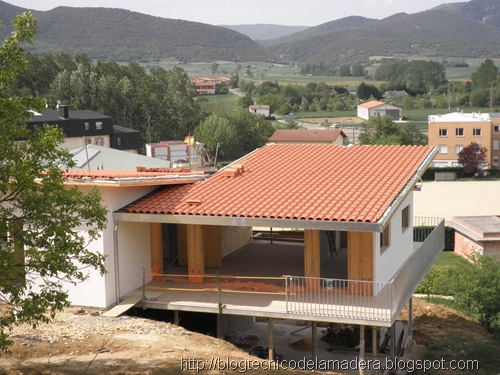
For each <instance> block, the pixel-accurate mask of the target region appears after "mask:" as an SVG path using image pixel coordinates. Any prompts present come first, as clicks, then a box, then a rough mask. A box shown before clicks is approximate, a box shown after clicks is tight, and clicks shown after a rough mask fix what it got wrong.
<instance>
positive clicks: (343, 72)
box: [339, 64, 351, 77]
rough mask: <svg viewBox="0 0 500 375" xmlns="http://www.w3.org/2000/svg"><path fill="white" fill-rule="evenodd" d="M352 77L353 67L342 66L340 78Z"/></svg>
mask: <svg viewBox="0 0 500 375" xmlns="http://www.w3.org/2000/svg"><path fill="white" fill-rule="evenodd" d="M350 75H351V66H350V65H348V64H344V65H341V66H340V68H339V76H341V77H349V76H350Z"/></svg>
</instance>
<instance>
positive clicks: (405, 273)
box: [143, 218, 444, 323]
mask: <svg viewBox="0 0 500 375" xmlns="http://www.w3.org/2000/svg"><path fill="white" fill-rule="evenodd" d="M414 240H415V242H419V247H418V248H417V249H416V250H415V251H414V252H413V253H412V256H411V257H410V258H409V259H408V260H407V261H406V262H405V263H404V264H403V265H402V266H401V267H400V268H399V270H398V271H397V272H396V274H395V276H394V277H393V278H392V279H391V280H390V281H389V282H373V281H359V280H345V279H329V278H316V277H303V276H283V277H250V276H227V275H218V274H217V275H196V276H192V275H191V276H189V275H163V274H159V273H151V274H146V273H145V271H143V273H144V275H143V295H144V300H146V290H148V289H151V290H161V291H169V290H177V291H179V290H183V291H193V292H200V293H205V294H206V295H207V297H208V300H209V301H211V302H212V303H217V304H218V306H219V307H220V309H221V311H222V306H224V305H225V304H230V298H232V297H230V296H232V295H234V294H235V293H238V294H244V293H248V294H252V296H254V297H255V298H258V297H259V294H261V295H267V296H269V295H273V298H275V300H276V301H285V311H283V312H285V313H287V314H298V315H304V316H324V317H328V318H339V319H344V320H363V321H371V322H384V323H388V322H391V323H392V322H393V321H394V320H395V319H396V317H397V316H398V315H399V313H400V312H401V310H402V309H403V307H404V306H405V305H406V303H407V302H408V300H409V298H410V297H411V296H412V294H413V293H414V291H415V289H416V287H417V286H418V284H419V283H420V282H421V280H422V278H423V277H424V276H425V274H426V273H427V271H428V270H429V268H430V267H431V265H432V264H433V263H434V262H435V260H436V259H437V257H438V256H439V254H440V253H441V251H442V250H443V248H444V219H438V218H414ZM146 279H152V280H153V281H156V282H158V283H160V284H159V285H150V284H149V282H146ZM191 279H196V280H194V281H193V280H191ZM169 283H171V284H172V285H170V287H169V285H168V284H169ZM257 284H258V285H257ZM259 290H262V292H259ZM214 292H215V295H213V293H214Z"/></svg>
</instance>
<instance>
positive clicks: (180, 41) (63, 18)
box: [0, 1, 274, 61]
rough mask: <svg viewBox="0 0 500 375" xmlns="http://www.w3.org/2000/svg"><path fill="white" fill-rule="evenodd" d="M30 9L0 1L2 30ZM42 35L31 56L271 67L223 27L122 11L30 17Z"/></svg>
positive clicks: (60, 11)
mask: <svg viewBox="0 0 500 375" xmlns="http://www.w3.org/2000/svg"><path fill="white" fill-rule="evenodd" d="M25 10H26V9H23V8H19V7H15V6H12V5H10V4H8V3H5V2H2V1H0V19H1V20H2V21H3V24H4V27H3V28H2V29H1V30H0V37H2V38H5V36H6V35H7V33H9V32H10V27H6V26H10V24H11V21H12V19H13V17H15V16H16V15H17V14H20V13H22V12H23V11H25ZM32 13H33V14H34V15H35V17H36V18H37V19H38V27H39V32H38V35H37V38H36V41H35V44H34V45H33V46H30V47H29V48H28V49H29V50H30V51H32V52H48V53H51V52H66V53H69V54H71V55H73V54H75V53H78V52H84V53H86V54H87V55H88V56H90V57H91V58H93V59H102V60H115V61H132V60H134V61H160V60H162V61H166V60H177V61H217V60H228V61H247V60H258V61H272V60H273V59H274V57H273V54H272V53H270V52H268V51H266V50H265V49H264V48H263V47H262V46H260V45H258V44H257V43H255V42H254V41H253V40H251V39H250V38H249V37H247V36H245V35H243V34H240V33H238V32H236V31H233V30H229V29H227V28H224V27H219V26H212V25H208V24H203V23H198V22H190V21H183V20H174V19H168V18H160V17H154V16H149V15H145V14H141V13H137V12H131V11H128V10H124V9H112V8H71V7H57V8H54V9H52V10H50V11H44V12H42V11H32Z"/></svg>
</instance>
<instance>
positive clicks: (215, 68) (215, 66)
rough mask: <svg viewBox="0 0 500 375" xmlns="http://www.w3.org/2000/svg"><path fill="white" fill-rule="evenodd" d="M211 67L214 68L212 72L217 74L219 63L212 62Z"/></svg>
mask: <svg viewBox="0 0 500 375" xmlns="http://www.w3.org/2000/svg"><path fill="white" fill-rule="evenodd" d="M210 68H211V69H212V74H215V73H217V71H218V70H219V64H217V63H216V62H213V63H212V64H210Z"/></svg>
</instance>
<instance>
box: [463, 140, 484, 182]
mask: <svg viewBox="0 0 500 375" xmlns="http://www.w3.org/2000/svg"><path fill="white" fill-rule="evenodd" d="M487 152H488V150H487V149H486V147H483V146H481V145H480V144H478V143H476V142H472V143H471V144H469V145H467V146H465V147H464V148H463V149H462V150H461V151H460V152H459V153H458V164H460V165H461V166H462V168H463V170H464V173H466V174H469V175H473V176H474V175H476V174H479V175H481V174H482V172H483V168H484V167H486V154H487Z"/></svg>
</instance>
